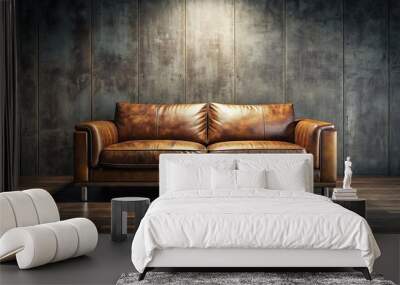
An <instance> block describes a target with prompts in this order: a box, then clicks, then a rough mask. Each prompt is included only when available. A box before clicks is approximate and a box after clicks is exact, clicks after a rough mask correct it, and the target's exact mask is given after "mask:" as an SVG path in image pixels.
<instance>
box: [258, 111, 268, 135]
mask: <svg viewBox="0 0 400 285" xmlns="http://www.w3.org/2000/svg"><path fill="white" fill-rule="evenodd" d="M260 108H261V115H262V121H263V126H264V140H267V134H266V130H265V129H266V127H267V126H266V124H265V117H264V108H263V106H260Z"/></svg>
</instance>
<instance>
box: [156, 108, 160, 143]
mask: <svg viewBox="0 0 400 285" xmlns="http://www.w3.org/2000/svg"><path fill="white" fill-rule="evenodd" d="M159 108H160V105H156V138H157V139H158V133H159V131H158V128H159V127H160V122H159V119H160V118H159Z"/></svg>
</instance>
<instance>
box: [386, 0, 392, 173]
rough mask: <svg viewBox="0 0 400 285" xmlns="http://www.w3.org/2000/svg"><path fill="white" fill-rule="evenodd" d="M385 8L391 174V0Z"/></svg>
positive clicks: (390, 168)
mask: <svg viewBox="0 0 400 285" xmlns="http://www.w3.org/2000/svg"><path fill="white" fill-rule="evenodd" d="M386 5H387V7H386V8H387V9H386V13H387V16H386V19H387V25H386V29H387V31H386V34H387V37H386V52H387V88H388V136H387V146H388V150H387V157H388V175H389V176H390V175H391V174H392V163H391V162H392V161H391V155H390V154H391V141H392V121H391V97H392V91H391V79H390V77H391V73H390V68H391V66H390V65H391V61H390V60H391V58H390V28H391V25H390V7H391V0H387V2H386Z"/></svg>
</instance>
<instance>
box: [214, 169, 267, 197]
mask: <svg viewBox="0 0 400 285" xmlns="http://www.w3.org/2000/svg"><path fill="white" fill-rule="evenodd" d="M266 179H267V178H266V171H265V170H255V171H248V170H231V169H215V168H212V170H211V185H212V186H211V187H212V189H213V190H214V191H218V190H229V191H234V190H238V189H242V188H266V186H267V180H266Z"/></svg>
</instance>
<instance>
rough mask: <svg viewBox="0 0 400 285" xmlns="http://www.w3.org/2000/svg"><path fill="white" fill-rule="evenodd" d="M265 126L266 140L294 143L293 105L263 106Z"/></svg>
mask: <svg viewBox="0 0 400 285" xmlns="http://www.w3.org/2000/svg"><path fill="white" fill-rule="evenodd" d="M262 108H263V114H264V124H265V138H264V139H265V140H278V141H279V140H280V141H293V133H294V125H293V124H292V123H293V121H294V109H293V104H268V105H262Z"/></svg>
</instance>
